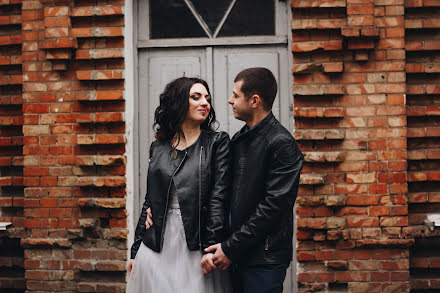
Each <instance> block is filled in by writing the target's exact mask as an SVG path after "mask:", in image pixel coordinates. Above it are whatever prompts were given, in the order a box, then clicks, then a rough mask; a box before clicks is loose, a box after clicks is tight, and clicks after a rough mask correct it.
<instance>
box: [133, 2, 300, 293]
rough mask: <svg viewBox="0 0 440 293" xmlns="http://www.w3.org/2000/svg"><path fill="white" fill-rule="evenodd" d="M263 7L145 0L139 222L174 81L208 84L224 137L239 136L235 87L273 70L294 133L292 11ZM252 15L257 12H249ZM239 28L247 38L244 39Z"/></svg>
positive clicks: (281, 114)
mask: <svg viewBox="0 0 440 293" xmlns="http://www.w3.org/2000/svg"><path fill="white" fill-rule="evenodd" d="M259 3H262V4H261V7H260V9H255V1H254V0H239V1H237V0H230V1H229V0H228V1H219V0H166V1H165V0H157V1H156V0H155V1H151V3H150V2H149V1H147V0H139V2H138V16H137V17H138V81H137V83H138V117H139V119H138V122H139V123H138V127H137V133H138V134H139V135H138V137H139V160H138V161H139V166H138V171H139V172H138V174H139V186H138V188H137V190H138V194H137V199H135V205H134V206H135V209H134V217H135V219H136V218H137V217H138V216H139V207H140V206H141V205H142V203H143V200H144V198H143V195H144V194H145V192H146V176H147V168H148V148H149V145H150V143H151V142H152V140H153V139H154V131H153V119H154V111H155V109H156V107H157V106H158V104H159V95H160V93H161V92H162V91H163V90H164V88H165V85H166V84H167V83H168V82H170V81H172V80H173V79H175V78H177V77H181V76H188V77H200V78H202V79H205V80H206V81H207V82H208V85H209V87H210V90H211V94H212V96H213V107H214V109H215V111H216V115H217V120H218V121H219V123H220V130H224V131H227V132H228V133H229V134H230V136H232V135H233V134H234V133H235V132H237V131H238V130H239V129H240V128H241V127H242V126H243V122H241V121H238V120H236V119H235V118H234V117H233V114H232V111H231V108H230V106H229V105H228V103H227V99H228V97H229V96H230V95H231V93H232V89H233V85H234V82H233V80H234V78H235V76H236V75H237V73H238V72H240V71H241V70H243V69H245V68H248V67H266V68H268V69H270V70H271V71H272V72H273V73H274V75H275V77H276V79H277V81H278V86H279V90H278V94H277V98H276V100H275V103H274V106H273V112H274V114H275V116H276V117H277V118H278V119H279V120H280V121H281V123H283V125H284V126H285V127H286V128H288V129H290V130H292V128H293V121H292V117H291V115H290V113H291V111H290V107H291V103H292V98H291V94H289V93H290V90H289V89H290V86H289V84H290V81H291V80H292V76H291V71H290V68H289V64H290V62H289V61H290V60H289V56H290V55H289V50H288V44H287V32H288V31H289V30H290V24H289V23H288V21H287V19H288V9H289V5H288V4H287V3H286V2H280V1H278V0H262V1H261V2H259ZM161 5H162V6H161ZM249 7H252V8H253V9H246V8H249ZM248 11H253V12H252V13H260V14H261V13H266V14H267V13H270V14H271V15H272V14H273V15H272V16H267V15H266V16H265V19H267V18H270V17H272V20H271V21H273V24H272V27H270V25H269V24H267V25H265V26H261V24H260V23H261V21H260V19H261V17H260V18H258V21H259V22H260V23H252V21H253V20H252V19H255V15H249V16H248V17H245V16H243V15H246V13H249V12H248ZM268 11H269V12H268ZM167 14H170V15H167ZM171 15H174V16H176V15H179V17H174V18H172V19H174V20H175V22H176V23H175V24H170V23H169V22H170V21H167V20H170V16H171ZM176 18H177V19H176ZM171 22H172V21H171ZM269 22H270V21H269ZM247 24H250V25H251V26H252V27H246V25H247ZM236 27H240V30H238V31H237V30H236V29H235V28H236ZM267 27H269V29H268V28H267ZM244 33H246V34H244ZM136 203H138V204H136ZM294 247H295V245H294ZM294 253H295V251H294ZM291 268H293V270H292V269H289V271H288V272H287V276H286V281H285V290H284V291H285V292H296V289H295V288H296V281H295V280H296V278H295V275H296V274H295V272H296V262H294V263H293V265H291Z"/></svg>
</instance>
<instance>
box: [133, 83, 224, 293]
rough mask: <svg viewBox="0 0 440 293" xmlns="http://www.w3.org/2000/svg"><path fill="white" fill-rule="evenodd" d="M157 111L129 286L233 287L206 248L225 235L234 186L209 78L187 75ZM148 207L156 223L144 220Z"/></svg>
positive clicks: (166, 289) (162, 288) (161, 288)
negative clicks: (228, 202) (227, 204)
mask: <svg viewBox="0 0 440 293" xmlns="http://www.w3.org/2000/svg"><path fill="white" fill-rule="evenodd" d="M154 118H155V124H154V125H155V128H156V140H155V141H154V142H153V143H152V144H151V146H150V163H149V168H148V177H147V195H146V196H145V202H144V204H143V207H142V212H141V216H140V217H139V221H138V224H137V227H136V232H135V241H134V244H133V246H132V248H131V260H130V261H129V264H128V267H127V269H128V274H129V276H130V277H129V280H128V284H127V292H130V293H132V292H136V293H140V292H142V293H144V292H153V293H156V292H164V293H167V292H192V293H193V292H200V293H202V292H203V293H206V292H213V293H217V292H229V291H230V289H229V281H228V279H227V274H226V272H222V271H219V270H215V271H214V272H213V273H209V274H208V272H209V271H211V270H212V269H213V268H214V267H215V266H214V264H213V263H212V254H205V255H202V251H203V250H204V249H205V248H206V247H208V246H210V245H212V244H215V243H219V242H221V241H222V240H223V239H224V234H225V230H226V216H225V206H224V204H225V202H226V200H227V199H226V197H227V196H228V186H229V185H230V184H229V181H230V178H229V176H230V171H229V159H230V153H229V136H228V134H227V133H225V132H214V131H213V125H214V124H215V123H216V120H215V113H214V110H213V109H212V106H211V95H210V93H209V88H208V85H207V83H206V82H205V81H204V80H201V79H198V78H187V77H182V78H178V79H176V80H174V81H172V82H171V83H169V84H168V85H167V86H166V88H165V91H164V92H163V93H162V94H161V95H160V105H159V107H158V108H157V109H156V111H155V117H154ZM147 212H148V214H149V216H150V217H151V218H152V222H151V220H148V221H147V222H146V220H147ZM153 223H154V224H153ZM135 257H136V258H135ZM134 258H135V260H133V259H134ZM202 259H203V261H202V262H201V260H202ZM133 262H134V264H133ZM201 263H202V264H203V268H202V267H201ZM132 268H133V269H132ZM130 271H131V273H130ZM205 274H206V275H205Z"/></svg>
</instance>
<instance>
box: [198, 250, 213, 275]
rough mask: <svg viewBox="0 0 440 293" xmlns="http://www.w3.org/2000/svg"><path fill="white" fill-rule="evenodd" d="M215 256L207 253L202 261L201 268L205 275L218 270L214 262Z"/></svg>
mask: <svg viewBox="0 0 440 293" xmlns="http://www.w3.org/2000/svg"><path fill="white" fill-rule="evenodd" d="M213 256H214V254H212V253H207V254H205V255H203V257H202V260H201V261H200V266H201V267H202V269H203V275H207V274H209V273H210V272H212V271H213V270H215V269H216V266H215V265H214V262H213V261H212V257H213Z"/></svg>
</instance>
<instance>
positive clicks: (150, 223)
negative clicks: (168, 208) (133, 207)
mask: <svg viewBox="0 0 440 293" xmlns="http://www.w3.org/2000/svg"><path fill="white" fill-rule="evenodd" d="M152 226H153V215H152V214H151V209H150V208H148V209H147V219H146V220H145V230H148V229H150V228H151V227H152Z"/></svg>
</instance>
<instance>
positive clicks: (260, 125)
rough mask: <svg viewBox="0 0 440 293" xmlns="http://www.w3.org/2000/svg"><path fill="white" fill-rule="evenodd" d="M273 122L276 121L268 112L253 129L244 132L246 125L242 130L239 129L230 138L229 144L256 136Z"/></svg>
mask: <svg viewBox="0 0 440 293" xmlns="http://www.w3.org/2000/svg"><path fill="white" fill-rule="evenodd" d="M275 120H276V118H275V116H274V115H273V113H272V112H270V113H269V114H267V116H266V117H264V119H263V120H261V121H260V122H258V124H257V125H256V126H255V127H254V128H252V129H250V130H248V131H246V132H244V129H245V127H246V125H245V126H243V128H241V130H240V131H239V132H237V133H236V134H235V135H234V136H233V137H232V139H231V142H232V143H235V142H238V141H241V140H243V139H247V138H251V137H255V136H258V135H259V134H260V133H261V132H262V131H263V130H264V129H265V128H266V127H268V126H269V125H272V124H273V123H274V121H275Z"/></svg>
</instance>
